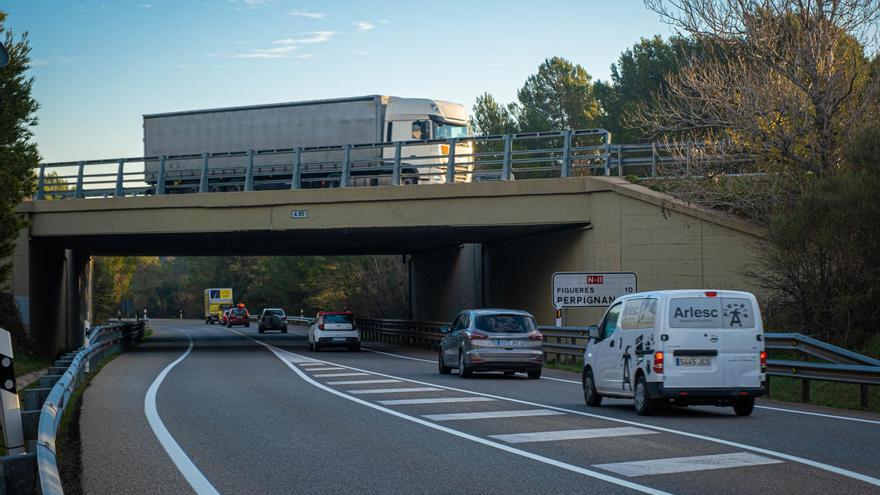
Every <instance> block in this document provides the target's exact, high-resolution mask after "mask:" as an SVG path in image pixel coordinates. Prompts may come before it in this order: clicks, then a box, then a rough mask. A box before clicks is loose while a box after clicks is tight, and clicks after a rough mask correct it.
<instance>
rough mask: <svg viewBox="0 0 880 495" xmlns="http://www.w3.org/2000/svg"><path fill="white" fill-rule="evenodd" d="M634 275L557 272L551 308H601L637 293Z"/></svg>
mask: <svg viewBox="0 0 880 495" xmlns="http://www.w3.org/2000/svg"><path fill="white" fill-rule="evenodd" d="M636 282H637V277H636V274H635V273H633V272H556V273H554V274H553V307H554V308H556V309H560V308H602V307H606V306H610V305H611V303H612V302H613V301H614V300H615V299H617V298H618V297H620V296H623V295H626V294H632V293H633V292H636V291H637V290H638V288H637V283H636Z"/></svg>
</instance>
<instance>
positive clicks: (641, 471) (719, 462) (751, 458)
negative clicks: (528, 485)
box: [593, 452, 782, 477]
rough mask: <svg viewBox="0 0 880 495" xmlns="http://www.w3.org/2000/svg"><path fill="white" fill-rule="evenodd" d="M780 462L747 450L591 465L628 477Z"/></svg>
mask: <svg viewBox="0 0 880 495" xmlns="http://www.w3.org/2000/svg"><path fill="white" fill-rule="evenodd" d="M766 464H782V461H780V460H777V459H771V458H769V457H764V456H760V455H755V454H750V453H748V452H735V453H732V454H716V455H698V456H693V457H673V458H670V459H651V460H647V461H633V462H615V463H611V464H593V467H597V468H599V469H604V470H605V471H611V472H612V473H617V474H622V475H624V476H628V477H634V476H650V475H655V474H672V473H688V472H691V471H706V470H709V469H729V468H738V467H747V466H763V465H766Z"/></svg>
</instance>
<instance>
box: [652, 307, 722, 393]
mask: <svg viewBox="0 0 880 495" xmlns="http://www.w3.org/2000/svg"><path fill="white" fill-rule="evenodd" d="M721 306H722V303H721V298H720V297H709V296H706V295H700V294H698V293H694V295H693V296H691V295H684V296H679V297H672V298H670V299H669V306H668V311H667V318H666V324H667V325H665V326H666V328H665V331H664V332H663V333H665V334H666V335H667V340H666V342H665V343H663V344H664V345H663V348H664V352H665V367H664V368H665V369H664V375H665V378H664V380H663V384H664V386H666V387H668V388H723V387H725V386H726V383H725V382H726V381H725V378H724V375H725V369H724V368H725V360H724V359H723V356H722V354H723V349H724V339H725V335H724V333H725V332H724V329H723V328H722V313H723V312H722V307H721ZM661 328H662V327H661ZM661 340H662V336H661Z"/></svg>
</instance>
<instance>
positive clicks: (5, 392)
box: [0, 328, 25, 454]
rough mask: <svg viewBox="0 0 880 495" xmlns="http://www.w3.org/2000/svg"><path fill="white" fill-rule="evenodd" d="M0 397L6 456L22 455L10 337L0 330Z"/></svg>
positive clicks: (19, 409)
mask: <svg viewBox="0 0 880 495" xmlns="http://www.w3.org/2000/svg"><path fill="white" fill-rule="evenodd" d="M0 395H2V402H3V414H2V416H0V418H2V420H3V425H2V427H3V440H4V441H5V442H6V450H7V453H8V454H24V452H25V446H24V430H23V429H22V426H21V404H20V403H19V402H18V392H17V391H16V389H15V370H14V366H13V357H12V337H11V335H10V334H9V332H7V331H6V330H3V329H2V328H0Z"/></svg>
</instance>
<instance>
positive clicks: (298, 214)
mask: <svg viewBox="0 0 880 495" xmlns="http://www.w3.org/2000/svg"><path fill="white" fill-rule="evenodd" d="M290 218H292V219H294V220H301V219H303V218H309V210H293V211H291V212H290Z"/></svg>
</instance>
